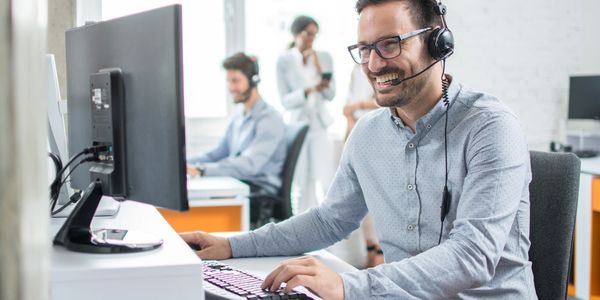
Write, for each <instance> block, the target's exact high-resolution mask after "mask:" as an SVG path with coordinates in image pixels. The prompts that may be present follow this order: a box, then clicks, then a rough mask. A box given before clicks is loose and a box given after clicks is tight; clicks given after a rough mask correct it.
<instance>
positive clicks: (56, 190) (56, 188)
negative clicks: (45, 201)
mask: <svg viewBox="0 0 600 300" xmlns="http://www.w3.org/2000/svg"><path fill="white" fill-rule="evenodd" d="M109 149H110V146H108V145H97V146H92V147H89V148H85V149H83V150H82V151H81V152H79V153H77V154H76V155H75V156H73V157H72V158H71V159H70V160H69V162H67V164H66V165H65V166H64V167H62V168H60V170H59V171H57V174H56V177H55V178H54V180H53V181H52V184H50V211H53V210H54V207H55V206H56V202H57V201H58V195H59V194H60V189H61V187H62V185H63V184H64V183H65V181H66V178H65V180H63V179H62V176H63V174H64V172H65V171H66V170H67V169H68V168H69V166H70V165H71V164H73V162H75V161H76V160H77V159H78V158H79V157H81V156H82V155H86V154H92V155H93V156H91V157H92V158H93V159H96V160H97V159H98V154H99V153H101V152H105V151H108V150H109ZM51 157H52V156H51ZM56 158H58V160H59V162H60V158H59V157H56ZM88 159H90V157H87V158H84V159H83V160H82V161H86V162H87V161H90V160H88ZM53 160H54V158H53ZM60 164H61V165H62V162H60ZM79 165H81V161H80V163H78V164H77V166H79ZM77 166H75V167H74V168H73V170H74V169H75V168H77ZM73 170H71V171H70V172H69V175H70V174H71V173H72V172H73ZM67 177H68V176H67Z"/></svg>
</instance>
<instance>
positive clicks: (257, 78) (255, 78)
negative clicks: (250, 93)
mask: <svg viewBox="0 0 600 300" xmlns="http://www.w3.org/2000/svg"><path fill="white" fill-rule="evenodd" d="M249 58H250V60H251V61H252V73H251V74H249V75H250V76H248V80H249V81H250V86H251V87H256V86H257V85H258V83H259V82H260V76H258V71H259V70H258V59H257V58H256V56H250V57H249Z"/></svg>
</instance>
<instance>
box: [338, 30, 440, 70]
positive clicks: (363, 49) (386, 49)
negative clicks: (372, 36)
mask: <svg viewBox="0 0 600 300" xmlns="http://www.w3.org/2000/svg"><path fill="white" fill-rule="evenodd" d="M429 30H431V28H430V27H427V28H423V29H419V30H415V31H411V32H407V33H405V34H401V35H398V36H393V37H386V38H382V39H380V40H377V41H375V42H373V43H371V44H356V45H352V46H348V52H350V56H352V59H353V60H354V62H356V63H357V64H366V63H368V62H369V57H370V56H371V49H374V50H375V53H377V55H379V57H381V58H383V59H390V58H394V57H398V56H399V55H400V53H401V52H402V51H401V50H402V48H401V47H400V43H402V42H403V41H405V40H407V39H409V38H411V37H415V36H417V35H420V34H423V33H425V32H427V31H429Z"/></svg>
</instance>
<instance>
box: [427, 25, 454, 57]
mask: <svg viewBox="0 0 600 300" xmlns="http://www.w3.org/2000/svg"><path fill="white" fill-rule="evenodd" d="M428 48H429V54H431V57H433V59H435V60H442V59H446V58H448V57H449V56H450V55H452V53H454V36H453V35H452V32H451V31H450V30H448V29H446V28H444V27H438V28H436V29H434V30H433V31H432V32H431V35H430V36H429V42H428Z"/></svg>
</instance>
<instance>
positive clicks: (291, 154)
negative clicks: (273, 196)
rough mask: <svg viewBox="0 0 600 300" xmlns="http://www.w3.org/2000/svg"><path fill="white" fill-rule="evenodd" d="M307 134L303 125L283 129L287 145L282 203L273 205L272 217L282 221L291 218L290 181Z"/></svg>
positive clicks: (293, 125) (292, 125) (306, 129)
mask: <svg viewBox="0 0 600 300" xmlns="http://www.w3.org/2000/svg"><path fill="white" fill-rule="evenodd" d="M307 132H308V125H307V124H304V123H298V124H290V125H287V126H286V128H285V137H284V138H285V143H286V145H287V154H286V156H285V162H284V163H283V169H282V171H281V190H280V192H279V196H280V197H281V200H282V201H279V203H277V205H275V211H274V213H273V216H274V217H275V218H277V219H280V220H283V219H287V218H289V217H291V216H292V200H291V193H292V180H293V179H294V170H295V169H296V162H297V161H298V156H300V150H301V149H302V144H303V143H304V138H306V133H307Z"/></svg>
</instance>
